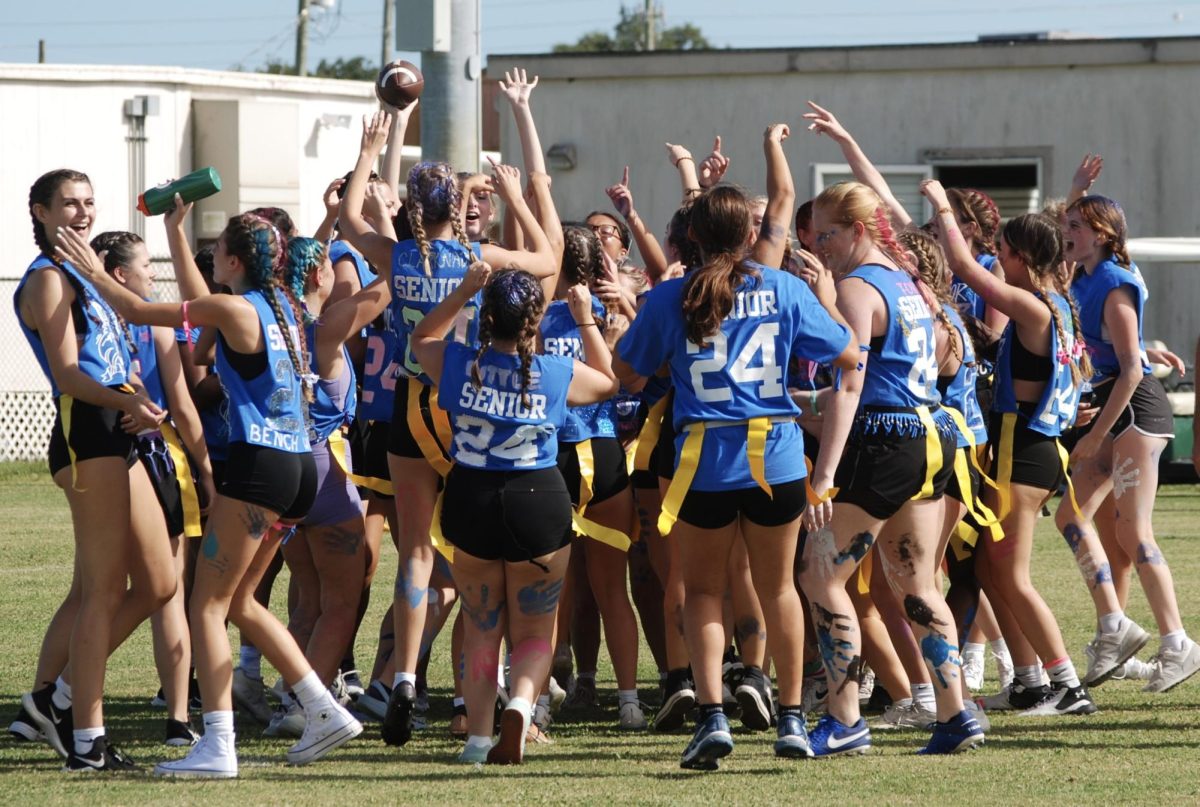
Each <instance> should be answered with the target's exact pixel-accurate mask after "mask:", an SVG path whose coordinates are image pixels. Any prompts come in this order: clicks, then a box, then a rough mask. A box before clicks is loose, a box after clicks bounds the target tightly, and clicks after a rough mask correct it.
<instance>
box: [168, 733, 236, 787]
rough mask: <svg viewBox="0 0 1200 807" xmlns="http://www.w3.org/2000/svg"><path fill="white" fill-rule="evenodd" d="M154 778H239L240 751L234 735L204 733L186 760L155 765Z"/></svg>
mask: <svg viewBox="0 0 1200 807" xmlns="http://www.w3.org/2000/svg"><path fill="white" fill-rule="evenodd" d="M154 775H155V776H173V777H180V778H189V779H236V778H237V775H238V761H237V751H236V750H235V749H234V735H233V734H232V733H230V734H227V735H224V736H221V737H217V736H214V735H213V734H211V733H205V734H204V735H203V736H202V737H201V738H200V741H199V742H198V743H196V744H195V745H194V746H192V750H191V753H189V754H188V755H187V756H186V757H184V758H183V759H176V760H173V761H171V762H160V763H158V764H157V765H155V766H154Z"/></svg>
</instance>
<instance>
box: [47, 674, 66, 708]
mask: <svg viewBox="0 0 1200 807" xmlns="http://www.w3.org/2000/svg"><path fill="white" fill-rule="evenodd" d="M50 699H51V700H52V701H54V705H55V706H57V707H58V708H59V709H70V708H71V685H70V684H68V683H67V682H66V681H64V680H63V679H62V676H61V675H60V676H58V680H57V681H55V682H54V694H53V695H51V696H50Z"/></svg>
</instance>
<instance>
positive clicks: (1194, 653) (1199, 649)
mask: <svg viewBox="0 0 1200 807" xmlns="http://www.w3.org/2000/svg"><path fill="white" fill-rule="evenodd" d="M1150 666H1151V667H1153V668H1154V671H1153V672H1152V673H1151V674H1150V681H1149V682H1148V683H1147V684H1146V686H1144V687H1142V691H1143V692H1166V691H1167V690H1169V689H1171V688H1172V687H1175V686H1178V685H1179V684H1182V683H1183V682H1184V681H1186V680H1187V679H1189V678H1191V677H1192V676H1193V675H1195V674H1196V673H1197V672H1198V671H1200V645H1198V644H1196V643H1195V642H1193V641H1192V640H1191V639H1188V640H1187V644H1185V645H1184V646H1183V649H1182V650H1178V651H1176V650H1165V649H1163V648H1159V650H1158V652H1157V653H1155V654H1154V657H1153V658H1151V659H1150Z"/></svg>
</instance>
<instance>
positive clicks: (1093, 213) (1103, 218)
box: [1067, 196, 1133, 269]
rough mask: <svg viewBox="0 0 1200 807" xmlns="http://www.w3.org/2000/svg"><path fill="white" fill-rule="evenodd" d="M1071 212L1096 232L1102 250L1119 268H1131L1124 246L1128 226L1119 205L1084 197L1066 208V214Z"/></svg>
mask: <svg viewBox="0 0 1200 807" xmlns="http://www.w3.org/2000/svg"><path fill="white" fill-rule="evenodd" d="M1072 210H1075V211H1078V212H1079V217H1080V218H1082V219H1083V221H1084V223H1086V224H1087V226H1089V227H1091V228H1092V229H1093V230H1095V231H1096V234H1097V235H1099V236H1100V238H1101V240H1102V241H1103V242H1104V248H1105V249H1106V250H1108V252H1109V253H1110V254H1111V255H1112V257H1113V258H1115V259H1116V262H1117V264H1118V265H1119V266H1121V267H1123V268H1125V269H1131V268H1132V267H1133V261H1132V260H1131V259H1130V257H1129V250H1128V248H1127V247H1126V246H1125V238H1126V236H1127V231H1128V225H1127V224H1126V223H1125V211H1124V210H1122V209H1121V205H1119V204H1117V202H1115V201H1114V200H1112V199H1109V198H1108V197H1107V196H1084V197H1082V198H1080V199H1076V200H1075V202H1074V203H1073V204H1072V205H1071V206H1070V207H1068V208H1067V212H1068V213H1070V212H1071V211H1072Z"/></svg>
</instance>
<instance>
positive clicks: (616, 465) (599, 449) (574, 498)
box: [558, 437, 629, 507]
mask: <svg viewBox="0 0 1200 807" xmlns="http://www.w3.org/2000/svg"><path fill="white" fill-rule="evenodd" d="M588 442H590V443H591V445H592V474H593V477H592V498H591V499H589V500H588V505H589V506H590V505H593V504H599V503H600V502H603V501H606V500H608V499H611V498H612V497H613V496H616V495H617V494H618V493H620V492H621V491H623V490H625V488H627V487H629V469H628V468H627V467H626V465H625V449H623V448H621V443H620V442H618V440H617V439H616V438H615V437H593V438H592V439H591V440H589V441H588ZM578 446H579V443H559V444H558V470H559V471H560V472H561V473H562V476H563V481H564V482H566V483H567V492H568V493H570V494H571V504H573V505H575V506H576V507H578V506H579V491H580V488H581V487H582V477H581V476H580V474H579V453H578V451H577V448H578Z"/></svg>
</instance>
